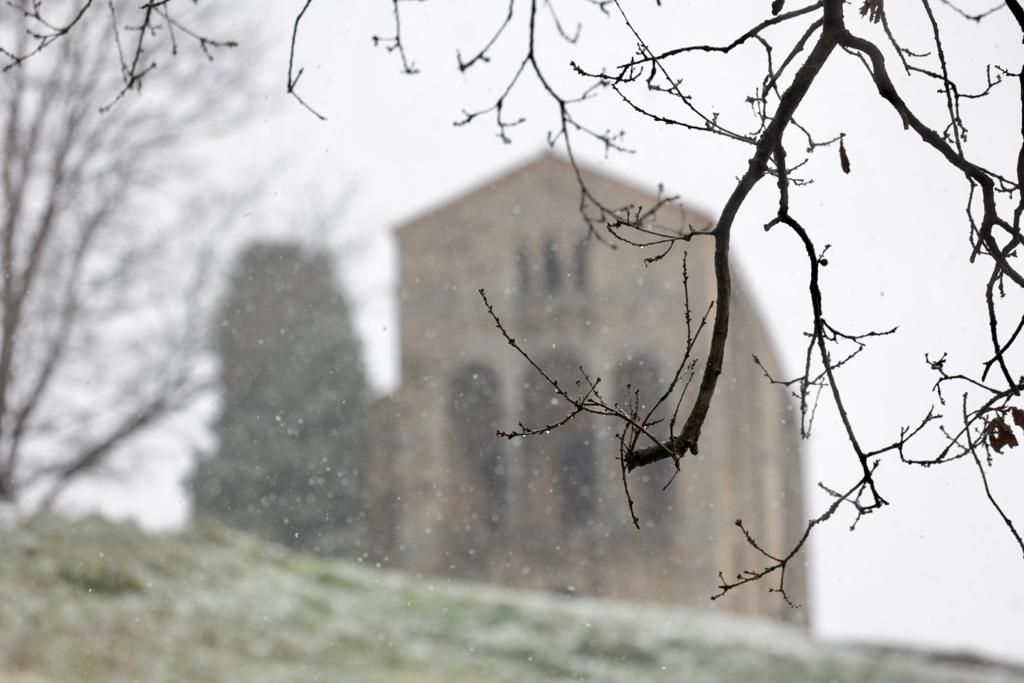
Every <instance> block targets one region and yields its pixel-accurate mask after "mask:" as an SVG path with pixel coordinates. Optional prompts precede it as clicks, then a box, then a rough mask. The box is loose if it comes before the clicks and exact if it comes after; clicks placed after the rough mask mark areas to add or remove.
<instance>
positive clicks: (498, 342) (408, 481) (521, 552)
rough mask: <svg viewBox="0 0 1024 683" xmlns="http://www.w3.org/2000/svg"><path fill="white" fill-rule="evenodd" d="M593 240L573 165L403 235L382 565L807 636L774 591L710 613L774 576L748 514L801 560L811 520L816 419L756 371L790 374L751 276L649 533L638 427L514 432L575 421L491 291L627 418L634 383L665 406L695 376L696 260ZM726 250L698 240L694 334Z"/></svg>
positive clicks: (604, 182)
mask: <svg viewBox="0 0 1024 683" xmlns="http://www.w3.org/2000/svg"><path fill="white" fill-rule="evenodd" d="M585 177H586V181H587V183H588V185H589V186H590V188H591V189H592V190H593V191H594V192H595V194H596V195H597V196H598V197H599V198H600V199H601V200H602V201H604V202H606V203H607V204H608V205H612V206H621V205H624V204H627V203H632V204H634V205H637V206H651V205H652V204H653V203H654V202H655V199H654V198H653V197H652V196H650V195H649V194H647V193H645V192H643V191H641V190H638V189H636V188H633V187H630V186H629V185H627V184H624V183H622V182H619V181H616V180H613V179H611V178H607V177H602V176H599V175H596V174H591V173H586V174H585ZM665 211H666V212H668V211H671V212H674V213H673V214H672V216H668V217H666V219H665V220H667V221H674V224H676V225H679V224H680V222H689V223H691V224H693V225H694V226H695V227H698V228H701V227H707V226H708V225H710V220H709V219H708V218H707V217H704V216H700V215H696V214H693V213H690V214H686V213H684V210H683V209H681V208H680V207H679V206H674V207H670V208H667V209H665ZM680 214H682V215H680ZM585 236H586V229H585V224H584V222H583V219H582V218H581V216H580V214H579V186H578V183H577V180H576V177H575V175H574V171H573V169H572V167H571V166H570V165H569V164H568V163H567V162H565V161H563V160H562V159H560V158H558V157H555V156H552V155H545V156H542V157H541V158H539V159H536V160H535V161H533V162H532V163H529V164H527V165H526V166H524V167H522V168H520V169H518V170H516V171H514V172H512V173H510V174H508V175H506V176H505V177H502V178H500V179H498V180H495V181H493V182H490V183H488V184H487V185H485V186H483V187H480V188H478V189H476V190H474V191H472V192H470V193H468V194H465V195H463V196H462V197H459V198H458V199H456V200H454V201H451V202H450V203H448V204H446V205H444V206H442V207H440V208H437V209H435V210H433V211H430V212H429V213H428V214H427V215H425V216H423V217H421V218H419V219H417V220H414V221H412V222H411V223H409V224H408V225H405V226H403V227H402V228H401V229H400V231H399V232H398V239H399V243H400V248H399V258H400V260H401V267H400V278H401V279H400V283H399V287H400V326H401V377H402V384H401V388H400V389H399V390H398V391H397V392H396V394H395V395H394V396H392V397H390V398H389V399H386V400H385V401H384V402H382V404H381V405H379V406H377V411H376V419H378V420H380V426H379V428H378V429H375V430H374V433H375V434H376V435H377V448H376V449H375V453H374V457H373V461H374V465H373V467H372V476H371V480H372V485H373V487H374V488H375V489H376V490H375V491H374V496H373V498H374V500H375V501H376V503H374V506H373V511H372V514H371V520H372V523H373V524H374V526H375V527H376V528H375V529H374V530H373V534H372V536H373V537H374V538H375V539H376V545H377V547H376V551H377V554H379V555H380V556H383V557H387V558H388V560H389V563H390V564H392V565H393V566H399V567H404V568H407V569H411V570H414V571H422V572H426V573H434V574H449V575H456V576H462V577H468V578H472V579H478V580H487V581H494V582H499V583H503V584H509V585H515V586H525V587H530V588H538V589H546V590H555V591H562V592H567V593H582V594H594V595H602V596H612V597H618V598H633V599H645V600H656V601H669V602H675V603H684V604H689V605H694V606H700V607H708V608H710V607H715V608H721V609H727V610H731V611H735V612H743V613H750V614H761V615H768V616H773V617H777V618H784V619H788V620H795V621H806V618H807V610H806V609H803V610H793V609H791V608H789V607H787V606H786V605H785V603H784V602H783V600H782V599H781V598H779V596H778V595H775V594H770V593H769V592H768V588H769V587H770V586H772V585H774V583H761V584H758V585H754V586H751V587H747V588H744V589H741V590H737V591H734V592H732V593H730V594H729V595H728V596H726V597H725V598H724V599H722V600H719V601H717V602H714V603H712V602H711V601H709V599H708V598H709V596H710V595H712V594H713V593H714V592H715V589H716V584H717V576H718V572H719V571H722V572H723V573H724V574H725V575H726V576H735V575H736V574H737V573H738V572H740V571H742V570H744V569H756V568H760V567H762V566H763V565H764V561H763V558H761V557H758V556H757V554H756V553H755V552H754V551H753V550H752V549H751V548H750V547H749V546H748V545H747V543H746V542H745V540H744V538H743V536H742V535H741V533H740V532H739V530H738V529H737V528H736V526H735V520H736V519H737V518H742V519H743V520H744V522H745V523H746V524H747V525H748V528H750V529H751V530H752V532H753V533H755V535H756V536H757V538H758V539H759V541H760V542H761V543H762V544H763V547H765V548H766V549H767V550H769V552H771V551H777V552H782V551H783V549H785V548H788V547H789V546H790V545H791V544H792V542H793V541H794V539H795V538H797V537H798V535H799V533H800V532H801V531H802V529H803V526H804V524H805V522H806V517H805V515H804V511H803V502H802V497H801V465H800V443H799V442H800V439H799V434H798V425H797V419H796V416H795V415H794V414H793V411H792V407H791V406H790V403H789V400H788V397H787V395H786V393H785V391H784V390H782V389H781V388H780V387H778V386H773V385H770V384H769V383H768V382H767V381H766V380H765V378H764V376H763V375H762V373H761V372H760V370H759V369H758V368H757V367H756V366H755V365H754V363H753V362H752V359H751V354H754V353H756V354H757V355H758V357H759V358H760V359H761V360H762V361H763V362H764V363H765V365H766V366H767V367H769V368H775V367H777V365H776V363H775V358H774V354H773V352H772V348H771V340H770V339H769V336H768V334H767V332H766V330H765V326H764V324H763V322H762V321H761V319H760V318H759V316H758V314H757V311H756V310H755V309H754V307H753V304H752V302H751V301H750V300H749V298H748V297H747V296H746V295H745V292H744V286H743V279H742V277H741V276H742V274H741V273H737V274H734V301H733V302H732V303H733V308H732V329H731V334H730V338H729V339H730V341H729V349H728V352H727V354H726V358H725V370H724V372H723V375H722V377H721V379H720V381H719V391H718V395H717V396H716V399H715V402H714V404H713V405H712V409H711V413H710V416H709V422H708V424H707V426H706V427H705V429H704V434H703V440H702V443H701V452H700V455H699V456H688V457H687V458H686V459H685V460H684V461H683V463H682V471H681V473H680V474H679V475H678V476H677V477H676V478H675V479H674V481H672V483H671V485H669V486H668V487H667V488H666V487H665V485H666V484H667V483H668V482H669V480H670V479H671V478H672V475H673V473H674V468H673V466H672V463H671V462H662V463H659V464H658V465H656V466H652V467H648V468H643V469H641V470H638V471H636V472H634V473H632V474H631V475H630V477H629V479H630V488H631V491H632V492H633V495H634V498H635V499H636V500H637V512H638V515H639V517H640V520H641V528H640V529H639V530H637V529H635V528H634V527H633V526H632V524H631V522H630V515H629V511H628V508H627V504H626V497H625V494H624V493H623V486H622V480H621V470H620V467H619V463H618V461H617V456H618V449H617V440H616V438H615V436H614V434H615V431H616V430H618V429H619V428H620V427H621V425H620V424H616V423H615V422H614V421H612V420H600V419H592V418H589V417H585V416H581V417H578V418H576V419H574V420H572V421H571V422H569V423H568V424H566V425H565V426H563V427H562V428H560V429H557V430H554V431H552V432H551V433H550V434H548V435H543V436H536V437H530V438H517V439H514V440H511V441H509V440H503V439H498V438H496V437H495V431H496V430H497V429H504V430H510V429H513V428H515V426H516V425H517V424H519V423H520V422H523V423H524V424H526V425H529V426H537V425H541V424H545V423H549V422H551V421H553V420H554V419H557V418H558V417H559V416H562V415H564V414H565V411H566V405H565V404H564V402H562V401H560V400H559V399H558V398H557V396H555V394H554V392H553V391H552V390H551V388H550V387H549V386H547V385H545V383H544V382H543V380H542V379H541V378H540V377H539V376H538V374H537V373H536V371H535V370H534V369H532V368H530V367H529V366H527V364H526V363H525V362H524V360H523V359H522V358H521V357H520V356H519V355H518V354H517V353H516V352H515V351H514V350H513V349H512V348H511V347H510V346H509V345H508V344H507V343H506V342H505V341H504V340H503V339H502V337H501V336H500V334H499V332H498V330H497V329H495V326H494V323H493V321H492V320H491V319H490V317H489V316H488V314H487V312H486V310H485V308H484V306H483V305H482V302H481V299H480V296H479V294H478V291H477V290H478V289H480V288H484V289H486V291H487V293H488V296H489V298H490V300H491V302H492V303H493V304H494V306H495V309H496V311H497V312H498V314H499V315H500V316H501V318H502V321H503V323H504V325H505V326H506V327H507V328H508V330H509V331H510V333H511V334H512V335H513V336H515V337H516V339H517V340H518V341H519V342H520V343H521V344H522V345H523V346H524V347H525V348H526V349H527V350H528V351H529V352H530V353H531V354H533V355H534V356H535V358H536V360H537V361H538V362H539V363H540V364H541V365H542V366H543V367H545V368H546V369H548V370H549V371H550V372H551V373H552V374H553V375H554V376H556V377H558V378H560V381H562V382H566V383H567V386H570V387H572V386H574V382H575V379H576V378H577V376H578V368H579V367H580V366H583V367H584V368H586V370H587V371H588V373H590V374H591V375H592V376H599V377H601V378H602V382H601V387H602V391H603V393H604V395H605V397H606V398H608V399H610V400H616V401H619V402H622V403H624V402H626V401H627V400H628V394H627V387H633V388H636V387H639V388H640V392H641V393H640V398H641V401H642V402H643V403H649V402H650V401H652V400H653V399H654V398H655V397H656V396H658V395H660V394H661V393H662V392H663V391H664V388H665V387H666V386H667V384H668V383H669V382H670V381H671V378H672V376H673V374H674V373H675V371H676V367H677V365H678V363H679V361H680V357H681V354H682V350H683V348H684V345H685V321H684V306H683V303H682V302H683V296H682V270H681V267H680V259H679V258H674V257H675V256H676V255H677V254H676V252H673V258H666V259H664V260H662V261H659V262H657V263H653V264H651V265H648V266H645V265H644V262H643V257H644V256H649V255H651V254H650V251H649V250H648V251H647V252H646V253H645V252H644V251H641V250H637V249H632V248H620V249H618V250H612V249H610V248H608V247H607V246H605V245H603V244H601V243H599V242H597V241H596V240H593V239H589V240H588V239H585ZM710 248H711V244H710V240H703V241H696V242H694V243H693V244H691V245H690V255H689V271H690V293H691V299H692V302H693V308H694V315H695V319H699V318H700V316H701V315H702V314H703V312H704V311H706V310H707V308H708V305H709V303H710V301H711V295H712V294H713V292H714V281H713V272H712V266H711V250H710ZM708 336H710V329H709V330H707V332H706V333H705V340H706V339H707V337H708ZM701 348H703V345H702V346H701ZM697 379H699V377H698V378H697ZM696 383H697V380H695V381H694V386H693V387H691V389H690V393H691V394H692V393H695V390H696ZM689 400H692V399H690V397H684V399H683V406H684V409H685V407H686V405H688V401H689ZM805 581H806V579H805V572H804V570H803V567H802V566H795V567H791V568H790V570H789V573H788V575H787V582H786V583H787V588H788V591H789V593H790V595H791V596H792V597H793V598H794V600H796V601H798V602H802V601H803V599H804V597H805V596H806V585H805Z"/></svg>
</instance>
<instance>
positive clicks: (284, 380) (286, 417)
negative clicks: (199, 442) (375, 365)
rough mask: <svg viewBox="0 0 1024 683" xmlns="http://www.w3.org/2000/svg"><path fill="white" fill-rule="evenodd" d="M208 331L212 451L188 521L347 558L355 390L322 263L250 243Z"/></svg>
mask: <svg viewBox="0 0 1024 683" xmlns="http://www.w3.org/2000/svg"><path fill="white" fill-rule="evenodd" d="M215 326H217V328H218V329H217V330H216V337H217V342H216V347H217V354H218V356H219V358H220V363H221V390H222V400H223V404H222V405H223V408H222V411H221V415H220V418H219V420H218V421H217V424H216V426H215V431H216V434H217V436H218V437H219V440H220V449H219V452H218V453H217V455H216V456H215V457H211V458H206V459H203V460H201V461H200V463H199V464H198V466H197V470H196V473H195V475H194V477H193V482H192V486H193V491H194V494H195V506H196V514H197V516H211V517H216V518H219V519H221V520H223V521H224V522H227V523H228V524H231V525H232V526H236V527H238V528H241V529H245V530H247V531H252V532H254V533H257V534H259V535H261V536H263V537H265V538H267V539H270V540H273V541H276V542H279V543H282V544H285V545H287V546H290V547H292V548H297V549H302V550H311V551H315V552H322V553H345V554H354V553H356V552H358V551H359V549H361V548H362V547H363V546H364V543H365V512H364V507H363V504H362V502H363V481H364V473H363V471H362V470H361V468H360V463H359V456H360V455H361V454H362V453H365V443H366V434H365V429H366V398H365V396H366V384H365V379H364V374H363V364H362V354H361V349H360V345H359V341H358V340H357V338H356V336H355V334H354V332H353V329H352V324H351V318H350V316H349V311H348V307H347V305H346V303H345V300H344V298H343V296H342V294H341V293H340V292H339V291H338V288H337V287H336V285H335V281H334V270H333V268H332V266H331V262H330V260H329V259H328V257H327V256H325V255H323V254H312V253H310V252H307V251H305V250H304V249H303V248H301V247H300V246H298V245H296V244H289V243H275V242H257V243H254V244H252V245H250V246H249V247H248V248H246V249H245V250H244V252H243V253H242V255H241V257H240V259H239V260H238V263H237V265H236V267H235V270H234V272H233V274H232V276H231V279H230V282H229V283H228V290H227V294H226V297H225V299H224V302H223V305H222V308H221V311H220V315H219V316H218V317H217V318H216V320H215Z"/></svg>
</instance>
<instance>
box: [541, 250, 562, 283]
mask: <svg viewBox="0 0 1024 683" xmlns="http://www.w3.org/2000/svg"><path fill="white" fill-rule="evenodd" d="M544 281H545V283H546V284H547V287H548V291H549V292H557V291H558V290H559V289H561V288H562V264H561V262H560V261H559V259H558V244H557V243H556V242H555V241H554V240H553V239H550V238H548V239H546V240H544Z"/></svg>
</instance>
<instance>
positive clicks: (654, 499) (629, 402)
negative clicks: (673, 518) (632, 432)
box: [615, 354, 674, 521]
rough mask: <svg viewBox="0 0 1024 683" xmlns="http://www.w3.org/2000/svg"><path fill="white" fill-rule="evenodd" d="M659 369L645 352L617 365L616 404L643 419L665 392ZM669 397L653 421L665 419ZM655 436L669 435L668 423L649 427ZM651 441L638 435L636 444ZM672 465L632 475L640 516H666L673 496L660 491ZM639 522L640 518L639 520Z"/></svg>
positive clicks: (663, 464)
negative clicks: (636, 485) (638, 440)
mask: <svg viewBox="0 0 1024 683" xmlns="http://www.w3.org/2000/svg"><path fill="white" fill-rule="evenodd" d="M665 388H666V387H665V383H664V382H663V381H662V377H661V368H660V366H659V364H658V361H657V360H656V359H655V358H653V357H652V356H650V355H648V354H636V355H634V356H631V357H629V358H627V359H626V360H624V361H623V362H622V363H620V364H619V367H618V371H617V372H616V374H615V390H616V393H617V396H616V398H617V401H618V403H619V405H620V406H621V407H622V408H623V409H624V410H626V411H627V412H633V411H636V413H637V415H638V417H639V418H640V419H643V418H644V417H646V415H647V413H648V412H650V410H651V408H652V407H653V406H654V404H655V403H656V402H657V401H658V399H660V398H661V396H662V393H663V392H664V391H665ZM670 402H671V399H670V400H669V401H667V402H666V403H665V404H662V406H661V407H659V409H658V410H657V411H655V413H654V415H652V416H651V419H652V420H658V419H661V420H665V419H667V418H668V417H669V416H670V414H671V410H672V408H673V407H674V404H671V405H669V404H670ZM648 431H650V432H651V433H652V434H654V435H655V436H657V437H658V438H662V439H663V438H666V437H667V436H668V431H669V429H668V425H667V424H666V423H665V422H664V421H663V422H659V423H658V424H656V425H653V426H651V427H649V428H648ZM649 444H650V441H649V440H648V439H647V438H646V437H641V442H640V443H639V444H638V445H639V446H641V447H643V446H647V445H649ZM673 471H674V466H673V464H672V462H671V461H670V460H663V461H661V462H658V463H654V464H652V465H647V466H646V467H642V468H640V469H639V470H637V471H636V472H634V473H633V474H632V475H631V478H630V479H631V482H630V483H631V484H634V485H635V484H636V483H638V482H639V484H640V485H639V486H638V487H637V490H636V491H635V493H636V494H637V499H638V501H637V502H638V504H639V505H640V509H639V510H638V511H639V513H640V516H641V517H643V516H644V515H646V516H647V517H648V519H649V520H651V521H657V520H658V519H660V518H663V517H665V516H666V515H667V514H668V513H669V512H670V511H671V509H672V496H671V495H669V494H668V493H667V492H666V491H663V488H664V487H665V484H666V483H668V481H669V480H670V479H671V478H672V474H673ZM641 521H642V520H641Z"/></svg>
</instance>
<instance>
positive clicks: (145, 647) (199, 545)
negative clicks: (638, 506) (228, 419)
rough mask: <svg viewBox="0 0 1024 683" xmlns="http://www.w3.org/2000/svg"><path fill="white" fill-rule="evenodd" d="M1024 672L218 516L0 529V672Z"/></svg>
mask: <svg viewBox="0 0 1024 683" xmlns="http://www.w3.org/2000/svg"><path fill="white" fill-rule="evenodd" d="M569 680H579V681H595V682H604V681H608V682H612V681H630V683H636V682H640V681H643V682H646V681H653V682H660V681H666V682H667V681H673V682H690V683H702V682H707V683H711V682H715V683H732V682H736V683H739V682H741V681H742V682H744V683H746V682H747V681H758V682H762V683H775V682H778V683H783V682H785V683H796V682H800V681H815V682H819V681H820V682H823V683H827V682H831V681H835V682H837V683H844V682H847V681H849V682H850V683H853V682H855V681H856V682H857V683H867V682H871V681H876V682H882V681H885V682H889V681H891V682H893V683H897V682H899V683H914V682H915V681H940V682H949V683H954V682H958V681H962V682H964V683H967V682H968V681H969V682H971V683H996V682H997V681H1000V682H1001V681H1006V682H1009V681H1024V676H1021V675H1020V672H1016V671H1012V670H1009V669H1000V668H983V667H976V666H975V667H968V666H953V665H948V664H946V665H942V664H938V663H935V662H932V661H930V660H928V659H926V658H925V657H923V656H921V655H914V654H910V653H895V652H889V651H874V650H872V651H869V650H864V649H851V648H840V647H836V646H828V645H822V644H818V643H814V642H812V641H811V640H810V639H809V638H808V637H807V636H806V634H805V633H803V632H802V631H800V630H799V629H796V628H792V627H788V626H785V625H779V624H774V623H769V622H764V621H756V620H750V619H740V618H735V617H729V616H726V615H718V614H704V613H699V612H694V611H690V610H684V609H679V608H672V607H660V606H652V605H633V604H627V603H623V602H613V601H605V600H594V599H587V598H565V597H555V596H550V595H545V594H539V593H529V592H523V591H513V590H506V589H498V588H492V587H484V586H470V585H462V584H455V583H450V582H447V581H444V580H439V579H431V578H413V577H408V576H404V575H401V574H397V573H393V572H383V571H379V570H374V569H372V568H368V567H363V566H359V565H355V564H352V563H348V562H341V561H330V560H324V559H318V558H313V557H308V556H302V555H296V554H292V553H289V552H287V551H285V550H282V549H280V548H278V547H275V546H272V545H268V544H265V543H262V542H260V541H257V540H254V539H252V538H249V537H246V536H243V535H240V534H236V533H234V532H229V531H227V530H224V529H222V528H220V527H215V526H201V527H199V528H197V529H195V530H193V531H191V532H189V533H187V534H185V535H183V536H179V537H162V538H154V537H147V536H145V535H143V534H142V533H141V532H138V531H136V530H135V529H133V528H131V527H127V526H118V525H112V524H108V523H103V522H97V521H90V522H78V523H68V522H59V521H56V520H46V521H43V522H42V523H40V524H38V525H36V526H35V527H33V528H31V529H27V530H26V529H22V530H9V531H0V681H11V682H12V683H57V682H61V683H71V682H75V683H78V682H82V683H89V682H92V681H96V682H99V681H103V682H110V683H117V682H119V681H143V682H145V683H160V682H162V681H168V682H169V681H174V682H176V683H177V682H180V681H187V682H194V683H202V682H205V681H210V682H214V681H216V682H218V683H219V682H227V681H238V682H240V683H243V682H244V683H260V682H267V683H270V682H277V683H304V682H306V681H309V682H312V681H320V682H327V681H345V682H362V681H366V682H370V681H374V682H377V681H381V682H384V681H387V682H392V681H394V682H396V683H403V682H408V681H423V682H430V683H433V682H437V683H440V682H442V681H444V682H446V683H449V682H450V683H461V682H466V683H468V682H470V681H472V682H474V683H476V682H491V681H494V682H498V681H509V682H512V681H515V682H524V681H525V682H529V681H569Z"/></svg>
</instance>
